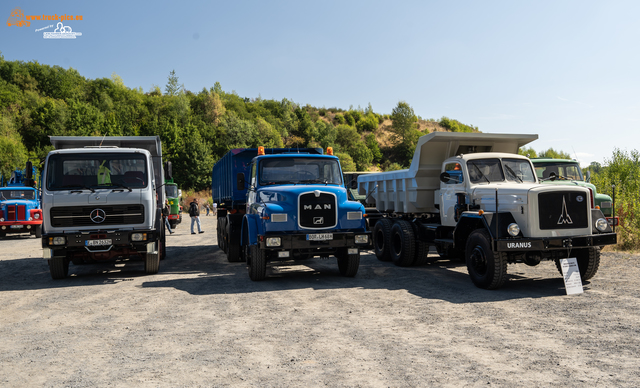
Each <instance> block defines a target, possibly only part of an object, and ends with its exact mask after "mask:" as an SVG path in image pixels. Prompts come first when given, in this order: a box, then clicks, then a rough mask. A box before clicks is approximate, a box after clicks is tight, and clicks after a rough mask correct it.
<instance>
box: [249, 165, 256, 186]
mask: <svg viewBox="0 0 640 388" xmlns="http://www.w3.org/2000/svg"><path fill="white" fill-rule="evenodd" d="M256 164H257V163H253V164H252V165H251V180H250V181H249V185H250V186H251V187H256Z"/></svg>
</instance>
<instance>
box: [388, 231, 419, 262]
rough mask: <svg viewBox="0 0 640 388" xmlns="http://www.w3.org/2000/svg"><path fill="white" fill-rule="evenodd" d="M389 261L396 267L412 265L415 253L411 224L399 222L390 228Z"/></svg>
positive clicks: (414, 240) (414, 239)
mask: <svg viewBox="0 0 640 388" xmlns="http://www.w3.org/2000/svg"><path fill="white" fill-rule="evenodd" d="M390 240H391V246H390V248H391V261H393V263H394V264H395V265H397V266H400V267H408V266H410V265H411V264H413V260H414V259H415V252H416V236H415V235H414V234H413V227H411V223H409V222H408V221H405V220H400V221H398V222H396V223H395V224H393V226H392V227H391V239H390Z"/></svg>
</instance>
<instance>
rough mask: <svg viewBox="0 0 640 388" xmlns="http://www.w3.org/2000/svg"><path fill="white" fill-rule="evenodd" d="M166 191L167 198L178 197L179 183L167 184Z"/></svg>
mask: <svg viewBox="0 0 640 388" xmlns="http://www.w3.org/2000/svg"><path fill="white" fill-rule="evenodd" d="M164 187H165V193H166V195H167V198H178V186H177V185H165V186H164Z"/></svg>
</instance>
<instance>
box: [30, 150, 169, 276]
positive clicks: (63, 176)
mask: <svg viewBox="0 0 640 388" xmlns="http://www.w3.org/2000/svg"><path fill="white" fill-rule="evenodd" d="M51 142H52V144H53V145H54V146H55V147H56V148H57V149H56V150H54V151H51V152H50V153H49V154H48V155H47V158H46V161H45V167H44V170H43V185H42V204H43V212H44V214H45V217H44V218H45V221H44V224H43V235H42V246H43V250H44V253H43V256H44V258H45V259H46V260H48V262H49V268H50V270H51V276H52V277H53V278H54V279H60V278H64V277H66V276H67V273H68V269H69V262H73V263H74V264H75V265H80V264H84V263H91V262H101V261H106V260H111V259H115V258H119V257H129V256H131V255H136V256H142V258H143V260H144V263H145V272H146V273H148V274H152V273H157V272H158V268H159V260H160V258H161V257H162V255H163V254H164V223H163V222H162V216H161V214H162V213H161V210H162V206H163V201H164V190H159V188H160V187H161V185H162V184H163V183H164V173H163V170H162V161H161V151H160V140H159V138H157V137H113V138H106V139H105V138H100V137H95V138H94V137H52V138H51Z"/></svg>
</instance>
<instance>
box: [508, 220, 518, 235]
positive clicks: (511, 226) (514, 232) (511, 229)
mask: <svg viewBox="0 0 640 388" xmlns="http://www.w3.org/2000/svg"><path fill="white" fill-rule="evenodd" d="M507 232H509V234H510V235H511V236H513V237H515V236H517V235H518V234H520V227H519V226H518V224H516V223H513V224H509V226H508V227H507Z"/></svg>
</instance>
